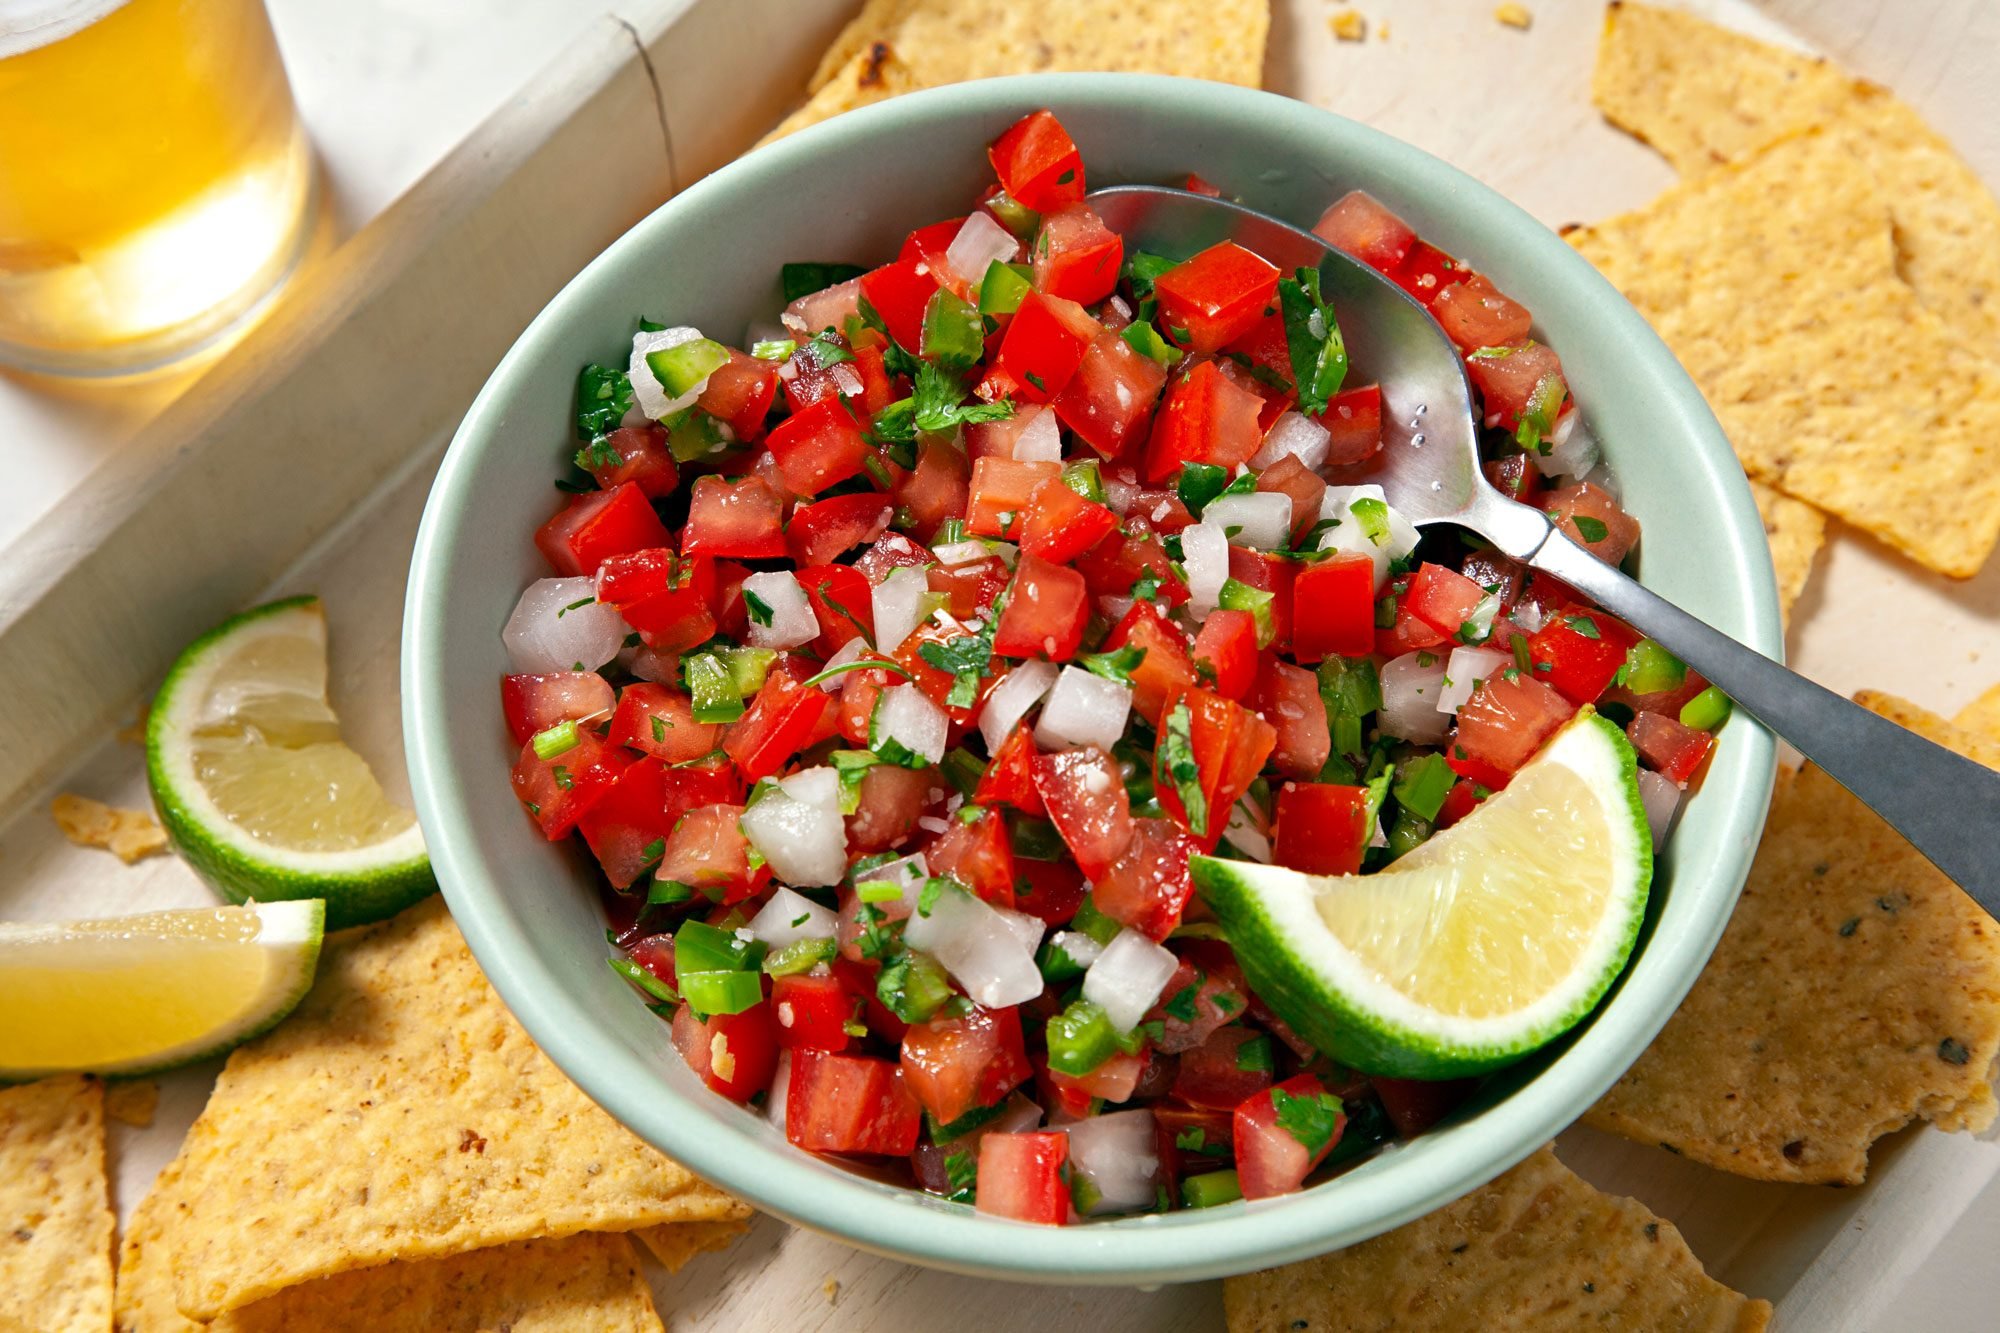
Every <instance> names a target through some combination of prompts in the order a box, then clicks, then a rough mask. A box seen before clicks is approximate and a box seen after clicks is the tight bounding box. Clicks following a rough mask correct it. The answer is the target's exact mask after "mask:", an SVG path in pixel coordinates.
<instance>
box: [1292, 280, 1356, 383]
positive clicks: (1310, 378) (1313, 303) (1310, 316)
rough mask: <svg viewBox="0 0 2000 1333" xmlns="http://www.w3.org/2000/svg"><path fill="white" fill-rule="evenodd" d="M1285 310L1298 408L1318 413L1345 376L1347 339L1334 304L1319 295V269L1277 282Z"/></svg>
mask: <svg viewBox="0 0 2000 1333" xmlns="http://www.w3.org/2000/svg"><path fill="white" fill-rule="evenodd" d="M1278 304H1279V307H1280V308H1281V309H1282V310H1283V312H1284V320H1285V346H1286V349H1287V351H1288V353H1289V355H1290V358H1291V363H1292V379H1293V382H1294V383H1295V384H1296V385H1297V386H1298V395H1299V411H1301V412H1303V413H1305V414H1306V415H1307V416H1318V415H1319V414H1320V413H1321V412H1324V411H1326V406H1327V400H1328V399H1330V398H1332V397H1333V396H1334V395H1335V394H1337V393H1339V392H1340V385H1341V381H1342V380H1344V379H1346V378H1347V341H1346V339H1344V338H1342V337H1341V335H1340V324H1339V321H1338V320H1336V319H1335V318H1334V313H1333V307H1332V306H1330V305H1328V304H1327V303H1326V302H1325V301H1324V300H1322V299H1321V298H1320V292H1319V270H1317V269H1312V268H1301V269H1299V270H1298V272H1297V273H1296V274H1295V275H1294V276H1293V277H1290V278H1285V279H1282V280H1281V281H1280V282H1279V283H1278Z"/></svg>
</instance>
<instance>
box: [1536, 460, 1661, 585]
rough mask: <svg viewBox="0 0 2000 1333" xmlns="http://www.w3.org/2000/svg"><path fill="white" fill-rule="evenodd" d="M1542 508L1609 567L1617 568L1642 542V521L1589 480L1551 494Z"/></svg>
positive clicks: (1545, 496) (1575, 540)
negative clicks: (1640, 537) (1640, 534)
mask: <svg viewBox="0 0 2000 1333" xmlns="http://www.w3.org/2000/svg"><path fill="white" fill-rule="evenodd" d="M1541 505H1542V508H1543V509H1544V510H1545V511H1547V513H1548V516H1549V517H1550V518H1552V519H1554V520H1555V523H1556V526H1557V527H1559V528H1561V529H1562V531H1563V535H1564V536H1566V537H1568V538H1569V539H1570V540H1571V541H1573V542H1575V543H1576V544H1577V545H1578V546H1581V547H1582V548H1583V549H1584V550H1586V551H1588V552H1590V553H1591V554H1592V555H1594V556H1596V557H1597V558H1598V559H1599V560H1602V561H1603V562H1604V563H1605V564H1607V565H1616V564H1618V563H1619V562H1620V561H1622V560H1624V559H1625V557H1626V555H1627V554H1628V553H1629V552H1630V551H1631V550H1632V548H1633V547H1634V546H1636V545H1638V542H1639V520H1638V519H1636V518H1633V517H1632V516H1631V515H1630V514H1628V513H1626V512H1625V510H1624V507H1623V506H1621V505H1620V504H1619V503H1618V501H1616V500H1614V499H1612V498H1611V493H1610V492H1609V491H1606V490H1605V489H1604V488H1603V487H1601V486H1596V485H1593V484H1592V483H1590V482H1587V481H1580V482H1577V483H1576V484H1575V485H1573V486H1565V487H1563V488H1562V489H1561V490H1555V491H1550V492H1549V493H1548V494H1547V495H1544V496H1543V497H1542V500H1541Z"/></svg>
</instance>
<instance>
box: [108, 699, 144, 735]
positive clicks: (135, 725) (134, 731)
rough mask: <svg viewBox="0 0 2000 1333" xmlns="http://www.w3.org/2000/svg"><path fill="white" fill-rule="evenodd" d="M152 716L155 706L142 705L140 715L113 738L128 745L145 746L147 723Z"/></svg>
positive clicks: (115, 733)
mask: <svg viewBox="0 0 2000 1333" xmlns="http://www.w3.org/2000/svg"><path fill="white" fill-rule="evenodd" d="M152 714H153V706H152V705H151V704H150V703H144V704H140V705H139V715H138V716H137V717H135V718H133V719H132V721H131V723H130V724H129V725H127V726H123V727H120V728H118V730H117V731H116V732H114V733H112V734H113V736H114V737H115V738H116V739H117V740H119V741H122V742H124V743H125V744H126V745H144V744H145V743H146V722H147V719H149V718H150V717H151V716H152Z"/></svg>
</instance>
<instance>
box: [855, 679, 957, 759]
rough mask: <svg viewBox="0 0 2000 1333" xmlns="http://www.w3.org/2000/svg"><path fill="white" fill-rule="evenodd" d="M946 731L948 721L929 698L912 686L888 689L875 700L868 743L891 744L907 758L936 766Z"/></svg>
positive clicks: (949, 729) (941, 757)
mask: <svg viewBox="0 0 2000 1333" xmlns="http://www.w3.org/2000/svg"><path fill="white" fill-rule="evenodd" d="M950 731H951V719H950V718H949V717H947V716H946V715H945V711H944V710H943V709H942V708H939V707H938V706H937V705H936V704H934V703H932V702H931V701H930V696H929V695H927V694H925V693H924V692H923V691H922V690H920V689H918V688H917V687H916V686H914V685H891V686H890V687H889V688H888V689H886V690H883V691H882V693H881V694H880V695H878V696H877V697H876V700H875V716H874V718H873V719H872V720H871V721H870V722H869V724H868V740H869V743H870V744H871V745H874V746H880V745H882V744H884V743H886V742H888V741H895V742H897V743H898V744H899V745H901V746H902V747H903V748H904V749H906V750H908V751H909V752H910V753H911V754H914V755H921V756H922V757H923V758H924V759H926V760H928V761H929V762H931V763H933V764H939V763H943V762H944V746H945V737H946V735H947V734H948V733H949V732H950Z"/></svg>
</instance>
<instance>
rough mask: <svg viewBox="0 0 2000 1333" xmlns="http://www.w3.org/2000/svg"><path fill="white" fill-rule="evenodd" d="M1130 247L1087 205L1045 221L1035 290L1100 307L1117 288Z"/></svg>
mask: <svg viewBox="0 0 2000 1333" xmlns="http://www.w3.org/2000/svg"><path fill="white" fill-rule="evenodd" d="M1124 262H1125V242H1124V241H1122V240H1120V239H1119V238H1118V234H1117V233H1116V232H1114V231H1112V230H1111V229H1110V228H1109V227H1107V226H1105V225H1104V219H1103V218H1100V217H1099V216H1097V214H1096V213H1095V212H1094V211H1092V210H1091V209H1090V208H1089V207H1087V206H1086V205H1083V204H1071V205H1070V206H1069V207H1068V208H1065V209H1063V210H1062V211H1061V212H1059V213H1051V214H1049V215H1048V216H1047V217H1045V218H1043V219H1042V231H1041V235H1039V236H1037V237H1036V238H1035V246H1034V263H1035V290H1036V291H1039V292H1046V293H1047V294H1048V295H1050V296H1060V297H1062V298H1063V299H1064V300H1066V301H1075V302H1076V303H1077V304H1079V305H1095V304H1096V303H1097V302H1099V301H1102V300H1103V299H1104V298H1105V297H1107V296H1109V295H1111V289H1112V288H1113V287H1116V286H1117V285H1118V271H1119V268H1120V266H1121V265H1122V264H1123V263H1124Z"/></svg>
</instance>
